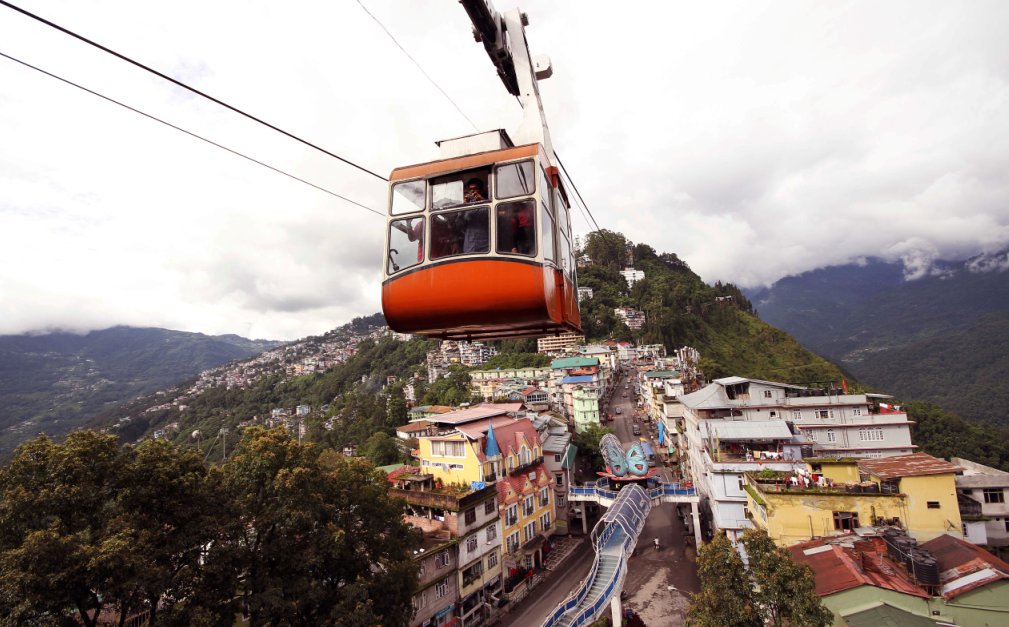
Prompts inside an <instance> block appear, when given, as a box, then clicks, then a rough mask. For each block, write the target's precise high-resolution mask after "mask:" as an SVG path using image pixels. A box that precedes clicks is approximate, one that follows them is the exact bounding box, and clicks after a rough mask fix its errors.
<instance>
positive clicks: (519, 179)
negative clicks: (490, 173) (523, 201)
mask: <svg viewBox="0 0 1009 627" xmlns="http://www.w3.org/2000/svg"><path fill="white" fill-rule="evenodd" d="M534 191H536V182H535V180H534V179H533V162H532V161H520V162H519V163H509V164H508V165H502V166H498V168H497V188H496V192H495V193H496V195H497V197H498V198H499V199H500V198H515V197H516V196H528V195H529V194H532V193H533V192H534Z"/></svg>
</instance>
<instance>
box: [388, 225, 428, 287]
mask: <svg viewBox="0 0 1009 627" xmlns="http://www.w3.org/2000/svg"><path fill="white" fill-rule="evenodd" d="M388 261H389V265H388V268H387V270H386V271H387V273H388V274H392V273H394V272H399V271H400V270H405V269H406V268H410V267H412V266H415V265H417V264H418V263H420V262H421V261H424V218H409V219H406V220H394V221H392V222H391V223H390V224H389V260H388Z"/></svg>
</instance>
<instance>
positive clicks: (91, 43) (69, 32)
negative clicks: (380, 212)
mask: <svg viewBox="0 0 1009 627" xmlns="http://www.w3.org/2000/svg"><path fill="white" fill-rule="evenodd" d="M0 5H3V6H5V7H7V8H9V9H13V10H15V11H17V12H18V13H21V14H22V15H25V16H27V17H30V18H32V19H33V20H36V21H38V22H41V23H42V24H45V25H46V26H49V27H51V28H55V29H56V30H58V31H60V32H61V33H64V34H66V35H69V36H71V37H73V38H74V39H77V40H79V41H83V42H84V43H86V44H88V45H89V46H93V47H95V48H98V49H99V50H101V51H102V52H106V53H108V54H111V55H112V56H114V57H116V58H118V59H121V60H123V61H126V62H127V63H129V64H131V65H135V66H136V67H138V68H140V69H142V70H145V71H147V72H150V73H151V74H154V75H155V76H158V77H160V78H163V79H164V80H166V81H168V82H170V83H172V84H174V85H177V86H179V87H181V88H183V89H185V90H188V91H191V92H192V93H194V94H196V95H198V96H201V97H203V98H206V99H207V100H209V101H211V102H213V103H216V104H218V105H220V106H222V107H224V108H226V109H229V110H230V111H233V112H235V113H237V114H239V115H241V116H244V117H246V118H248V119H250V120H252V121H254V122H257V123H259V124H262V125H263V126H265V127H267V128H269V129H272V130H274V131H277V132H278V133H280V134H282V135H285V136H287V137H289V138H291V139H293V140H295V141H297V142H300V143H302V144H304V145H306V146H308V147H310V148H314V149H315V150H318V151H319V152H321V153H323V154H326V155H329V156H330V157H333V158H334V159H337V160H338V161H341V162H343V163H346V164H347V165H349V166H351V167H354V168H357V169H358V170H360V171H361V172H364V173H366V174H370V175H371V176H374V177H375V178H377V179H380V180H382V181H386V182H388V180H389V179H387V178H386V177H384V176H382V175H381V174H376V173H375V172H372V171H371V170H369V169H367V168H365V167H364V166H361V165H358V164H356V163H354V162H353V161H351V160H349V159H346V158H344V157H341V156H340V155H338V154H336V153H334V152H331V151H329V150H326V149H325V148H322V147H321V146H319V145H317V144H313V143H312V142H310V141H308V140H307V139H302V138H301V137H298V136H297V135H295V134H293V133H289V132H287V131H285V130H284V129H282V128H280V127H278V126H275V125H273V124H270V123H269V122H266V121H265V120H262V119H260V118H257V117H256V116H254V115H252V114H250V113H246V112H245V111H243V110H241V109H239V108H238V107H235V106H233V105H230V104H228V103H226V102H224V101H223V100H220V99H218V98H215V97H213V96H211V95H210V94H207V93H205V92H202V91H200V90H199V89H196V88H195V87H192V86H190V85H187V84H186V83H183V82H182V81H180V80H178V79H175V78H172V77H171V76H169V75H167V74H164V73H163V72H159V71H158V70H155V69H154V68H152V67H149V66H147V65H144V64H143V63H141V62H139V61H136V60H134V59H131V58H130V57H128V56H126V55H124V54H122V53H119V52H116V51H115V50H112V49H111V48H108V47H106V46H103V45H102V44H100V43H98V42H95V41H92V40H91V39H88V38H87V37H84V36H83V35H80V34H78V33H75V32H74V31H72V30H70V29H68V28H64V27H63V26H60V25H59V24H55V23H53V22H50V21H49V20H47V19H45V18H43V17H40V16H38V15H35V14H34V13H32V12H30V11H26V10H25V9H22V8H21V7H19V6H16V5H13V4H11V3H10V2H7V0H0Z"/></svg>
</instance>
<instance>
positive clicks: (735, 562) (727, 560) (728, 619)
mask: <svg viewBox="0 0 1009 627" xmlns="http://www.w3.org/2000/svg"><path fill="white" fill-rule="evenodd" d="M697 576H698V577H699V578H700V580H701V591H700V592H698V593H697V594H695V595H693V600H692V603H691V605H690V609H689V610H687V625H690V626H691V627H760V626H761V625H763V621H762V620H761V617H760V613H759V612H758V610H757V608H756V606H755V603H754V598H753V588H752V587H751V586H750V580H749V578H748V577H747V574H746V568H745V567H744V566H743V560H741V559H740V558H739V554H738V553H736V550H735V549H734V548H733V547H732V543H731V542H729V539H728V538H726V537H725V535H723V534H718V535H716V536H715V538H714V540H712V541H711V542H709V543H708V544H706V545H704V546H702V547H701V548H700V549H699V550H698V551H697Z"/></svg>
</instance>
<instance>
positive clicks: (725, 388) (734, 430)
mask: <svg viewBox="0 0 1009 627" xmlns="http://www.w3.org/2000/svg"><path fill="white" fill-rule="evenodd" d="M821 394H822V395H821ZM882 398H888V397H885V396H882V395H865V394H851V395H841V394H833V395H828V394H826V393H825V392H821V391H819V390H812V389H809V388H805V387H802V386H794V385H788V384H784V383H774V382H770V381H760V380H757V379H744V378H742V377H727V378H724V379H717V380H715V381H714V382H712V383H711V384H710V385H708V386H705V387H704V388H702V389H700V390H698V391H696V392H692V393H690V394H684V395H682V396H680V397H679V398H678V400H679V403H680V404H681V405H682V407H680V408H676V409H675V410H672V411H671V410H670V407H669V404H666V403H664V404H663V405H664V411H665V412H666V416H667V418H666V420H667V422H666V429H667V432H670V433H671V432H672V431H675V432H676V441H677V445H678V447H679V450H678V458H679V460H680V472H681V473H682V474H683V476H684V477H690V478H691V480H692V481H693V482H694V483H695V485H696V486H697V488H698V491H699V492H700V493H701V495H702V496H703V497H704V501H703V504H702V506H703V509H704V511H705V513H706V514H708V516H707V518H708V520H709V522H710V526H711V528H712V530H714V529H720V530H724V531H725V532H726V534H727V535H729V537H730V538H731V539H733V540H735V538H736V537H737V536H738V534H739V533H741V532H742V531H743V530H745V529H748V528H749V527H751V526H752V523H751V522H750V521H749V520H748V519H747V517H746V515H745V512H744V506H745V505H746V493H745V492H744V489H743V484H744V481H743V474H744V473H746V472H752V471H758V470H763V469H771V470H774V471H780V472H787V473H794V472H795V471H796V470H798V469H801V468H804V465H803V464H802V459H803V457H812V456H814V455H816V456H821V457H822V456H842V455H843V456H852V457H853V456H861V457H876V456H878V457H882V456H884V455H887V456H889V455H898V454H907V453H911V452H913V450H914V449H915V448H916V447H915V446H913V445H912V444H911V434H910V430H909V428H908V426H909V424H910V421H908V419H907V414H905V413H903V412H900V411H899V410H893V409H884V408H881V407H880V405H879V399H882ZM678 414H682V418H680V416H679V415H678ZM670 416H671V417H672V423H673V424H669V422H670V420H669V417H670ZM670 427H673V429H672V430H669V428H670Z"/></svg>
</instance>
